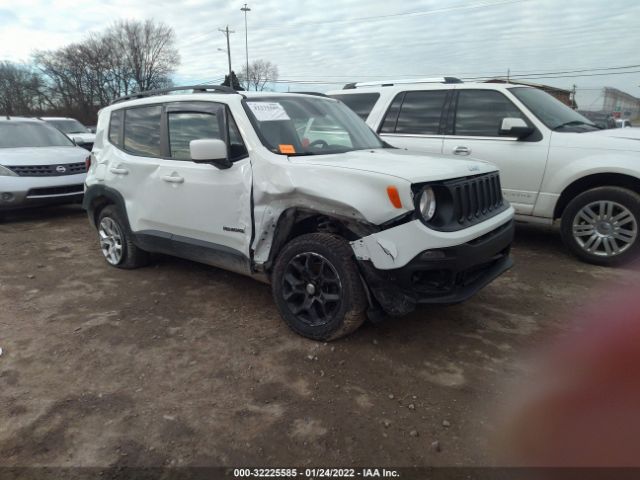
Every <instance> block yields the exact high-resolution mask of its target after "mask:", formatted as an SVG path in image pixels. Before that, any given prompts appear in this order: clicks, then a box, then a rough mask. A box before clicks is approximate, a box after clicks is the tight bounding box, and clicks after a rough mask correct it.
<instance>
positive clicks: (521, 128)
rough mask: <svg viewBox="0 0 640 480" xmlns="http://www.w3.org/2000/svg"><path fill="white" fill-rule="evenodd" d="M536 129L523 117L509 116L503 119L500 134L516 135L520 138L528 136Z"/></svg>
mask: <svg viewBox="0 0 640 480" xmlns="http://www.w3.org/2000/svg"><path fill="white" fill-rule="evenodd" d="M534 131H535V129H534V128H533V127H530V126H528V125H527V122H525V121H524V120H523V119H521V118H515V117H507V118H503V119H502V124H501V125H500V131H499V132H498V133H499V134H500V136H503V137H516V138H517V139H518V140H520V139H522V138H525V137H528V136H529V135H531V134H532V133H533V132H534Z"/></svg>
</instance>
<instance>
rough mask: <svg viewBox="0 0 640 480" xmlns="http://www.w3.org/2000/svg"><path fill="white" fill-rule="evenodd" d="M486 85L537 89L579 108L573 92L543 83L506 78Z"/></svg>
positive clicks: (496, 79)
mask: <svg viewBox="0 0 640 480" xmlns="http://www.w3.org/2000/svg"><path fill="white" fill-rule="evenodd" d="M486 83H511V84H513V85H526V86H527V87H535V88H538V89H540V90H542V91H544V92H547V93H548V94H549V95H551V96H553V97H555V98H557V99H558V100H560V101H561V102H562V103H564V104H565V105H568V106H569V107H571V108H578V105H577V104H576V101H575V95H574V91H573V90H565V89H563V88H557V87H552V86H550V85H542V84H541V83H530V82H520V81H515V80H507V79H506V78H492V79H491V80H487V81H486Z"/></svg>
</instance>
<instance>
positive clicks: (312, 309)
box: [282, 252, 342, 327]
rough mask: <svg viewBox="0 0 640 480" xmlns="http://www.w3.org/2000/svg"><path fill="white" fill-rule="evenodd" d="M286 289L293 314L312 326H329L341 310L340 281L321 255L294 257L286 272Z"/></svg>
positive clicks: (283, 293)
mask: <svg viewBox="0 0 640 480" xmlns="http://www.w3.org/2000/svg"><path fill="white" fill-rule="evenodd" d="M282 286H283V288H282V297H283V299H284V301H285V302H286V304H287V307H288V308H289V310H290V311H291V313H293V314H294V315H295V316H296V317H298V318H299V319H300V320H301V321H302V322H304V323H306V324H307V325H309V326H312V327H318V326H322V325H325V324H327V323H328V322H329V321H330V320H331V319H332V318H333V317H334V315H335V314H336V312H337V311H338V310H339V309H340V304H341V303H342V284H341V282H340V277H339V275H338V272H337V271H336V269H335V267H334V266H333V265H332V264H331V262H329V260H327V259H326V258H325V257H323V256H322V255H320V254H317V253H313V252H305V253H300V254H298V255H296V256H295V257H293V258H292V259H291V260H290V261H289V263H288V264H287V267H286V268H285V272H284V276H283V278H282Z"/></svg>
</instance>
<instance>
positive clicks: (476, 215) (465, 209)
mask: <svg viewBox="0 0 640 480" xmlns="http://www.w3.org/2000/svg"><path fill="white" fill-rule="evenodd" d="M448 186H449V188H450V191H451V193H452V195H453V204H454V215H455V217H456V219H457V221H458V223H459V224H460V225H467V224H469V223H475V221H476V220H478V219H482V218H485V217H487V216H491V214H492V213H493V212H494V211H496V210H499V209H501V207H502V206H503V205H504V201H503V199H502V190H501V188H500V175H499V174H498V173H490V174H486V175H478V176H475V177H470V178H467V179H464V180H462V181H458V182H455V183H451V184H449V185H448Z"/></svg>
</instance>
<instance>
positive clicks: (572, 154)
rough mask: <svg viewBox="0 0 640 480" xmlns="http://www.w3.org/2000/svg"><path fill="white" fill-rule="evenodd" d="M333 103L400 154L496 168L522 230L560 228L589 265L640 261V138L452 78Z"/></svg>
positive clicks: (353, 90) (637, 132) (363, 92)
mask: <svg viewBox="0 0 640 480" xmlns="http://www.w3.org/2000/svg"><path fill="white" fill-rule="evenodd" d="M328 95H329V96H331V97H332V98H337V99H340V100H342V101H343V102H344V103H346V104H347V105H348V106H350V107H351V108H352V109H354V111H356V113H358V114H359V115H360V116H361V117H362V118H363V119H365V120H366V121H367V123H368V124H369V126H371V128H373V129H374V130H375V131H376V132H377V133H378V134H379V135H380V136H381V138H382V139H383V140H385V141H387V142H389V143H391V144H392V145H394V146H397V147H402V148H407V149H408V150H409V151H413V152H416V153H443V154H446V155H450V157H449V158H456V157H457V158H460V157H463V158H464V157H468V156H471V157H470V158H480V159H482V160H486V161H488V162H491V163H494V164H495V165H497V166H498V168H499V169H500V175H501V178H502V186H503V188H504V190H503V193H504V196H505V198H506V199H507V200H508V201H509V202H511V204H512V205H513V206H514V208H515V210H516V220H518V221H524V222H537V223H546V224H552V223H553V222H554V220H557V219H560V220H561V233H562V238H563V240H564V242H565V244H566V245H567V247H568V248H569V249H570V250H571V251H572V252H573V253H574V254H575V255H577V256H578V257H579V258H581V259H582V260H585V261H587V262H591V263H595V264H599V265H614V264H618V263H622V262H625V261H628V260H631V259H632V258H634V257H636V256H637V255H638V253H640V234H639V232H638V227H639V225H640V129H638V128H625V129H613V130H600V129H599V128H598V127H596V126H595V125H594V124H593V123H592V122H591V121H590V120H587V119H586V118H585V117H583V116H582V115H580V114H579V113H577V112H575V111H574V110H572V109H570V108H569V107H567V106H566V105H564V104H563V103H561V102H560V101H558V100H556V99H555V98H553V97H552V96H551V95H549V94H547V93H546V92H543V91H542V90H539V89H537V88H533V87H527V86H522V85H512V84H496V83H462V82H460V81H459V80H457V79H455V78H452V77H443V78H440V79H423V80H422V81H415V80H414V81H409V80H401V81H389V82H384V83H380V82H369V83H364V84H349V85H347V86H345V89H343V90H339V91H335V92H329V93H328Z"/></svg>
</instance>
